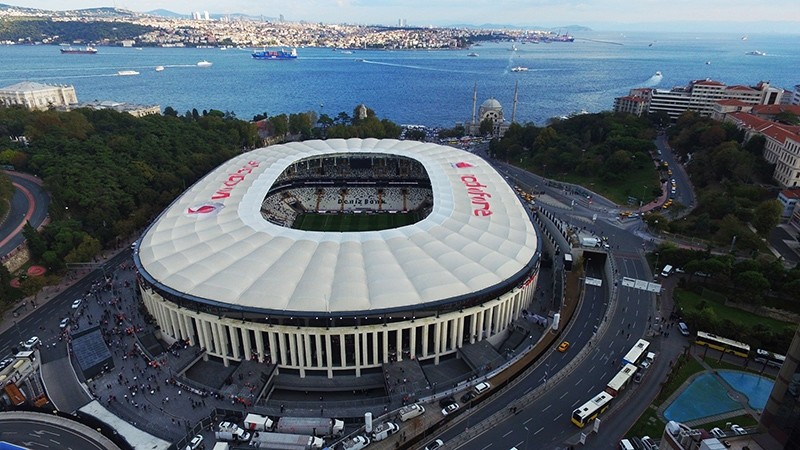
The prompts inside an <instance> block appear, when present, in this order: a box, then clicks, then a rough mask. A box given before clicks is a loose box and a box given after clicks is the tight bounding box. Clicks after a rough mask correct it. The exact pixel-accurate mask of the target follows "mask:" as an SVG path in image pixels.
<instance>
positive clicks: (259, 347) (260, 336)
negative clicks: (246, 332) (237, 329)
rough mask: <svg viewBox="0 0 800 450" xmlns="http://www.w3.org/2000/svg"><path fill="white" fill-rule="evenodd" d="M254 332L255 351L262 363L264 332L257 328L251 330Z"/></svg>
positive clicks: (263, 359)
mask: <svg viewBox="0 0 800 450" xmlns="http://www.w3.org/2000/svg"><path fill="white" fill-rule="evenodd" d="M253 333H255V338H256V353H258V362H261V363H263V362H264V361H265V360H266V359H265V358H264V332H263V331H262V330H259V329H255V330H253Z"/></svg>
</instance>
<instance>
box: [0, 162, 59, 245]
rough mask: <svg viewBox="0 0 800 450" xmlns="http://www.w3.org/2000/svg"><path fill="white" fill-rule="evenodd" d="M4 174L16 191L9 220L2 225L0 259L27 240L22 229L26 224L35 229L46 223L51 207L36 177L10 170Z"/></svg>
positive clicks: (12, 199)
mask: <svg viewBox="0 0 800 450" xmlns="http://www.w3.org/2000/svg"><path fill="white" fill-rule="evenodd" d="M3 173H4V174H6V175H8V176H9V177H10V178H11V183H12V184H13V185H14V187H15V188H16V190H15V191H14V195H13V197H12V198H11V209H10V210H9V213H8V218H7V219H6V220H4V221H3V222H2V223H0V258H2V257H4V256H6V255H7V254H8V253H9V252H11V251H12V250H14V249H15V248H16V247H17V246H18V245H19V244H21V243H22V241H24V240H25V238H24V237H23V236H22V228H23V227H24V225H25V223H26V222H30V223H31V225H32V226H33V227H34V228H37V227H38V226H39V225H41V224H42V222H44V220H45V218H46V217H47V208H48V206H49V205H50V197H48V195H47V192H46V191H45V190H44V188H43V187H42V186H41V181H39V180H38V179H36V177H33V176H32V175H28V174H23V173H19V172H13V171H9V170H4V171H3Z"/></svg>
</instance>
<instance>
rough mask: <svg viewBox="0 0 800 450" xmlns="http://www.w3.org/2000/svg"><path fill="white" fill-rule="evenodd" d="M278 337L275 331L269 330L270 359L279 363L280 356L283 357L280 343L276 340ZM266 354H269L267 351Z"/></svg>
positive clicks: (273, 362) (274, 362)
mask: <svg viewBox="0 0 800 450" xmlns="http://www.w3.org/2000/svg"><path fill="white" fill-rule="evenodd" d="M276 338H277V335H276V333H275V332H273V331H267V344H269V348H268V349H267V351H268V352H269V360H270V362H272V364H278V362H279V361H281V359H280V358H281V357H282V356H281V354H280V345H278V343H277V342H275V339H276ZM264 356H265V357H266V356H267V355H266V353H265V354H264Z"/></svg>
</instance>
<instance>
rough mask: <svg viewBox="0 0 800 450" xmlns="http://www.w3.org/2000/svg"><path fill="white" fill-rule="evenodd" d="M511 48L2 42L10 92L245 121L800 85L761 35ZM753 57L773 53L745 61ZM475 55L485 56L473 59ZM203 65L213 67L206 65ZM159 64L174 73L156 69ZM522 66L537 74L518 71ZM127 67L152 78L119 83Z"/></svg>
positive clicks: (448, 114)
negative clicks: (266, 53)
mask: <svg viewBox="0 0 800 450" xmlns="http://www.w3.org/2000/svg"><path fill="white" fill-rule="evenodd" d="M650 44H652V46H650ZM510 48H511V45H510V44H508V43H496V44H485V45H482V46H479V47H474V48H473V49H471V50H458V51H451V50H437V51H369V50H364V51H360V50H356V51H354V52H353V53H352V54H344V53H341V52H333V51H331V49H311V48H301V49H298V52H299V55H300V57H299V58H298V59H297V60H295V61H271V62H268V61H254V60H252V59H251V58H250V52H249V51H242V50H237V49H228V50H225V51H221V50H218V49H176V48H168V49H162V48H145V49H142V50H136V49H132V48H121V47H99V50H100V52H99V53H98V54H97V55H61V54H60V53H59V51H58V47H57V46H0V62H2V63H0V87H3V86H8V85H10V84H13V83H17V82H19V81H24V80H31V81H39V82H45V83H63V84H71V85H74V86H75V88H76V90H77V94H78V99H79V100H81V101H91V100H115V101H122V102H129V103H139V104H159V105H161V107H162V108H164V107H166V106H172V107H173V108H175V109H176V110H177V111H179V112H180V113H183V112H185V111H188V110H191V109H192V108H197V109H198V110H200V111H202V110H204V109H212V108H213V109H218V110H222V111H228V112H233V113H235V114H236V115H237V116H238V117H241V118H244V119H250V118H252V116H253V115H255V114H259V113H263V112H266V113H268V114H269V115H275V114H280V113H294V112H301V111H316V112H318V113H325V114H328V115H331V116H335V115H337V114H338V113H339V112H341V111H345V112H347V113H348V114H352V111H353V109H354V108H355V106H356V105H357V104H359V103H362V102H363V103H365V104H366V105H367V106H369V107H370V108H372V109H374V110H375V111H376V112H377V114H378V115H379V116H380V117H386V118H389V119H391V120H393V121H395V122H398V123H419V124H425V125H432V126H448V127H450V126H453V125H454V124H455V123H456V122H464V121H468V120H469V119H470V117H471V114H472V90H473V85H475V84H477V88H478V104H480V103H481V102H483V100H485V99H487V98H489V97H494V98H496V99H497V100H499V101H500V102H501V103H502V104H503V106H504V109H505V115H506V118H507V119H509V118H510V117H511V109H512V108H511V106H512V100H513V95H514V84H515V82H517V81H518V82H519V103H518V107H517V120H518V121H520V122H534V123H537V124H543V123H545V122H546V121H547V119H548V118H551V117H557V116H561V115H565V114H568V113H570V112H575V111H579V110H582V109H585V110H587V111H590V112H596V111H602V110H609V109H611V108H612V106H613V101H614V97H616V96H619V95H624V94H627V93H628V90H629V89H631V88H633V87H642V86H655V87H660V88H669V87H672V86H676V85H681V86H683V85H686V84H687V83H688V82H689V80H693V79H700V78H713V79H716V80H719V81H722V82H725V83H727V84H747V85H753V84H755V83H757V82H758V81H760V80H769V81H770V82H771V83H772V84H773V85H777V86H779V87H785V88H792V87H793V86H794V85H795V84H800V75H798V72H797V70H796V69H797V67H800V36H795V35H752V34H751V35H749V39H748V40H747V41H742V40H741V39H740V36H739V35H721V34H677V33H676V34H663V33H662V34H650V33H627V34H625V35H623V34H620V33H611V32H605V33H601V32H589V33H585V34H582V35H577V36H576V42H574V43H552V44H538V45H534V44H526V45H522V44H517V48H518V50H517V51H509V49H510ZM753 50H759V51H763V52H766V53H767V56H763V57H759V56H748V55H745V53H746V52H748V51H753ZM470 51H474V52H476V53H478V54H479V56H478V57H467V53H469V52H470ZM203 59H205V60H208V61H211V62H212V63H213V64H214V65H213V67H211V68H207V69H204V68H198V67H197V66H196V63H197V62H198V61H200V60H203ZM707 61H708V62H710V63H711V64H706V62H707ZM159 65H160V66H164V67H165V68H166V70H164V71H163V72H155V70H154V68H155V67H156V66H159ZM515 66H525V67H528V68H529V69H530V70H529V71H528V72H520V73H514V72H511V71H510V69H511V68H512V67H515ZM119 70H137V71H139V72H141V75H139V76H127V77H126V76H118V75H117V71H119ZM656 71H661V72H662V73H663V77H655V76H654V74H655V72H656Z"/></svg>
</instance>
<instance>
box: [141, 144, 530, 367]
mask: <svg viewBox="0 0 800 450" xmlns="http://www.w3.org/2000/svg"><path fill="white" fill-rule="evenodd" d="M540 254H541V252H540V249H539V238H538V235H537V231H536V229H535V228H534V227H533V225H532V223H531V220H530V211H529V210H528V208H527V207H526V205H525V204H524V203H523V201H522V200H521V199H520V198H519V197H518V196H517V195H516V194H515V192H514V190H513V189H512V187H511V186H509V185H508V182H507V181H506V180H505V179H504V178H503V177H502V176H501V175H500V174H498V173H497V172H496V171H495V170H494V169H493V168H492V167H491V166H490V165H489V164H488V163H487V162H486V161H484V160H483V159H481V158H480V157H478V156H475V155H473V154H471V153H468V152H464V151H461V150H458V149H455V148H452V147H446V146H441V145H436V144H431V143H421V142H417V141H398V140H376V139H366V140H361V139H349V140H327V141H305V142H295V143H289V144H283V145H275V146H270V147H265V148H260V149H257V150H253V151H250V152H248V153H244V154H242V155H240V156H238V157H236V158H233V159H231V160H229V161H227V162H226V163H224V164H222V165H221V166H219V167H218V168H216V169H215V170H213V171H212V172H210V173H209V174H208V175H207V176H205V177H204V178H202V179H201V180H200V181H198V182H197V183H195V184H194V185H193V186H191V187H190V188H189V189H188V190H187V191H186V192H184V193H183V194H182V195H181V196H180V197H178V198H177V199H176V200H175V201H174V202H173V203H172V204H171V205H170V206H169V207H168V208H167V209H166V210H165V211H163V212H162V213H161V215H160V216H159V217H158V218H157V219H156V220H155V221H154V222H153V223H152V224H151V225H150V226H149V227H148V229H147V230H146V231H145V232H144V233H143V235H142V237H141V238H140V240H139V241H138V243H137V245H136V246H135V250H134V262H135V264H136V267H137V269H138V271H139V288H140V291H141V295H142V299H143V302H144V305H145V307H146V308H147V309H148V311H149V312H150V314H151V315H152V316H153V317H154V318H155V320H156V321H157V322H158V324H159V326H160V328H161V333H162V336H163V337H165V338H167V339H176V340H178V339H183V340H188V341H189V342H190V343H191V344H193V345H198V346H199V347H202V348H204V349H205V352H206V356H207V357H216V358H220V359H221V360H222V361H223V362H224V363H225V364H226V365H227V364H229V363H231V362H235V361H241V360H244V359H250V360H258V361H260V362H265V363H270V364H275V365H276V366H277V368H278V370H279V371H281V372H286V373H295V374H299V375H300V376H301V377H305V376H306V375H309V374H313V375H326V376H327V377H334V376H336V375H349V376H353V375H355V376H361V374H362V372H363V371H370V370H375V369H377V370H380V367H381V366H382V365H383V364H387V363H389V362H391V361H396V360H402V359H407V358H408V359H417V360H420V361H423V360H431V361H433V362H434V363H436V364H438V363H439V359H440V358H442V357H446V356H448V355H452V354H454V353H456V352H457V351H458V349H459V348H461V347H462V346H464V345H467V344H472V343H476V342H479V341H482V340H489V341H490V342H492V341H491V340H492V339H495V340H497V339H499V338H501V337H502V336H504V335H505V334H506V333H508V328H509V325H510V324H511V323H512V322H513V321H514V320H515V319H517V318H518V317H519V316H520V315H521V314H522V312H523V310H525V309H526V308H527V307H528V305H529V303H530V300H531V298H532V296H533V294H534V291H535V289H536V281H537V274H538V270H539V263H540Z"/></svg>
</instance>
